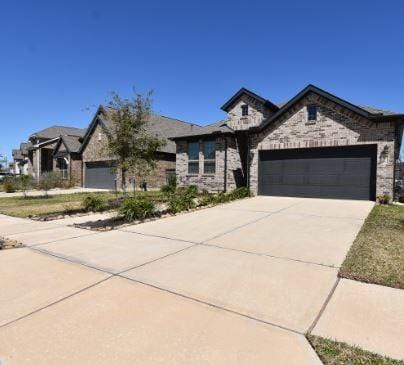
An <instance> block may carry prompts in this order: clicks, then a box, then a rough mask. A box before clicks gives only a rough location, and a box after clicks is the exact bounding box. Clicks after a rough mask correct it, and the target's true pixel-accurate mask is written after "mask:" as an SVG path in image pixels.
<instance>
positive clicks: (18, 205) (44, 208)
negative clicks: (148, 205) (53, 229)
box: [0, 191, 163, 220]
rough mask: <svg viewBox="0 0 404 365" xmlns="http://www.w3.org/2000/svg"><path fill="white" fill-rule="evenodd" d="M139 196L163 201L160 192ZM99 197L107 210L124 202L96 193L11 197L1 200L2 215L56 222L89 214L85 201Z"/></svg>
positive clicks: (116, 195) (109, 195)
mask: <svg viewBox="0 0 404 365" xmlns="http://www.w3.org/2000/svg"><path fill="white" fill-rule="evenodd" d="M137 194H138V195H139V196H142V195H145V194H147V196H148V197H150V198H151V199H152V200H153V201H156V202H159V201H161V199H163V198H162V194H161V193H160V192H156V191H152V192H139V193H137ZM89 195H91V196H93V197H99V198H101V199H103V200H104V201H105V202H106V203H107V207H106V210H114V209H116V208H117V207H118V206H119V205H120V204H121V203H122V200H123V197H122V193H118V194H116V193H113V192H96V193H91V194H88V193H74V194H60V195H49V196H47V197H46V196H35V197H27V198H24V197H10V198H1V199H0V213H1V214H6V215H10V216H14V217H20V218H32V219H36V220H54V219H61V218H64V217H65V216H66V215H68V216H72V215H73V216H75V215H83V214H88V212H87V211H86V210H85V209H84V208H83V200H84V199H85V198H86V197H87V196H89Z"/></svg>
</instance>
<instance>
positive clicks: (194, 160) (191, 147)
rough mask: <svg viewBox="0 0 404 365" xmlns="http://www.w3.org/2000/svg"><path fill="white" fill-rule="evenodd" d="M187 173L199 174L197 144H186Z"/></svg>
mask: <svg viewBox="0 0 404 365" xmlns="http://www.w3.org/2000/svg"><path fill="white" fill-rule="evenodd" d="M188 173H189V174H199V142H189V143H188Z"/></svg>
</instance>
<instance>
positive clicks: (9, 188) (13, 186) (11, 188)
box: [3, 176, 19, 193]
mask: <svg viewBox="0 0 404 365" xmlns="http://www.w3.org/2000/svg"><path fill="white" fill-rule="evenodd" d="M18 188H19V184H18V180H17V179H16V178H15V177H14V176H6V177H5V178H4V180H3V189H4V191H5V192H6V193H14V192H15V191H16V190H18Z"/></svg>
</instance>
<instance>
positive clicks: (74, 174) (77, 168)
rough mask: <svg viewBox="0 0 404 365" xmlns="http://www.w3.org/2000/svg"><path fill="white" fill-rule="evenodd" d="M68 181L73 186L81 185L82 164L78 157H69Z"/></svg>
mask: <svg viewBox="0 0 404 365" xmlns="http://www.w3.org/2000/svg"><path fill="white" fill-rule="evenodd" d="M69 162H70V180H71V182H72V183H73V184H74V186H82V184H83V162H82V161H81V157H80V156H70V161H69Z"/></svg>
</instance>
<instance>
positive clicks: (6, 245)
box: [0, 237, 24, 250]
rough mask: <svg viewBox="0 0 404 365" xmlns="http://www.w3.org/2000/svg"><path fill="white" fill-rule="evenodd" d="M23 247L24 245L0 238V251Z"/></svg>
mask: <svg viewBox="0 0 404 365" xmlns="http://www.w3.org/2000/svg"><path fill="white" fill-rule="evenodd" d="M20 247H24V245H23V244H22V243H20V242H17V241H15V240H10V239H9V238H5V237H0V250H8V249H11V248H20Z"/></svg>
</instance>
